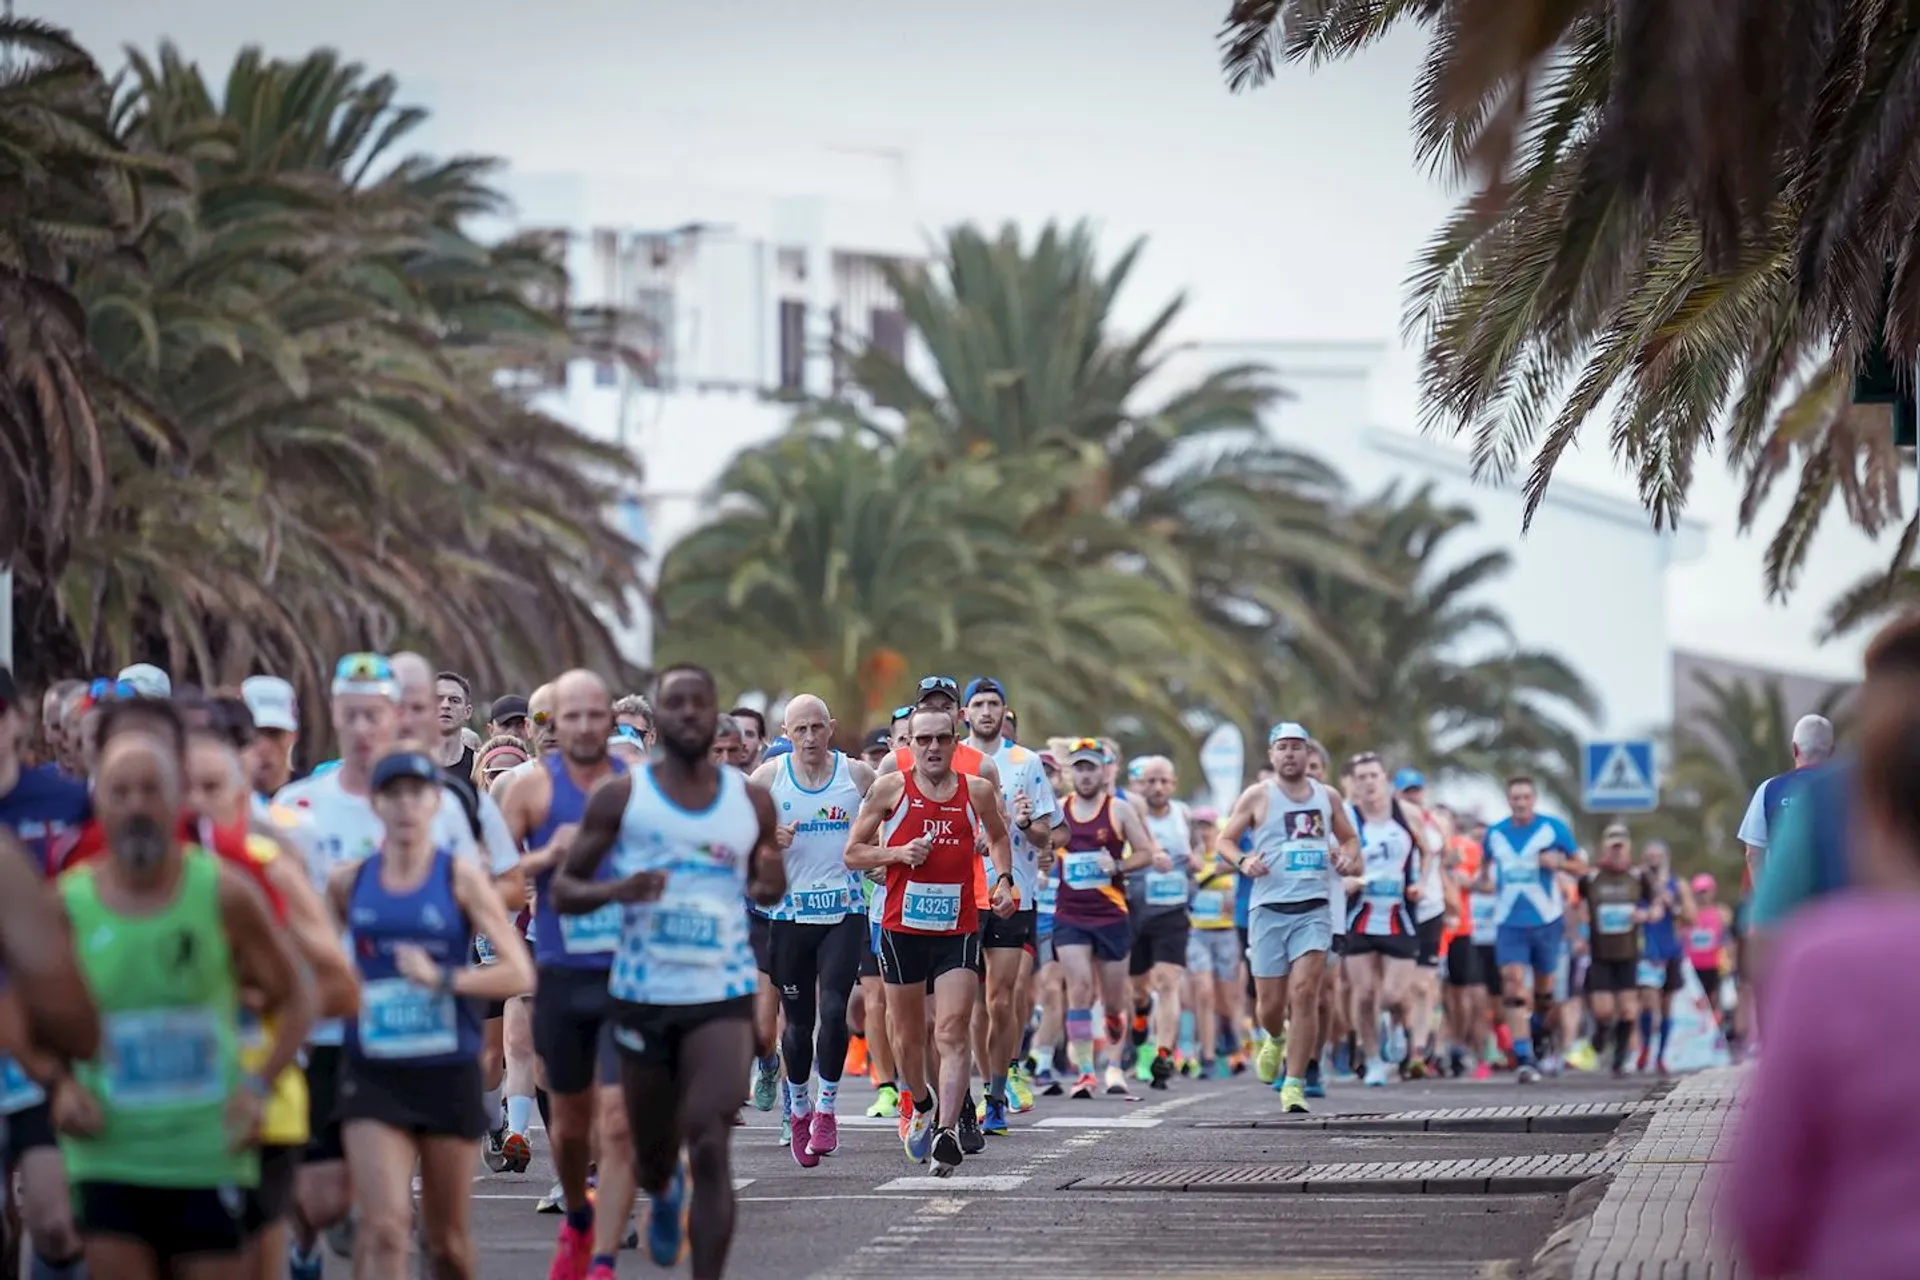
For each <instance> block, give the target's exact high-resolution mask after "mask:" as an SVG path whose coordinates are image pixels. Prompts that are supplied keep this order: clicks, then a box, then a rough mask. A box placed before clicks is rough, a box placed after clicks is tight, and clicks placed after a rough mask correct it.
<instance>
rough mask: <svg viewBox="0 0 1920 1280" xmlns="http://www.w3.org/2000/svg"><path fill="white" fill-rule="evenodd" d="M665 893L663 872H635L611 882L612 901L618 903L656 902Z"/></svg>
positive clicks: (665, 878) (665, 885) (664, 874)
mask: <svg viewBox="0 0 1920 1280" xmlns="http://www.w3.org/2000/svg"><path fill="white" fill-rule="evenodd" d="M666 891H667V873H666V872H664V871H636V872H634V873H633V874H632V875H630V876H626V877H623V878H622V879H619V880H616V881H614V882H613V900H614V901H615V902H620V903H634V902H658V901H659V900H660V895H661V894H663V893H665V892H666Z"/></svg>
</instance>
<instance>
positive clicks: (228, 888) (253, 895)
mask: <svg viewBox="0 0 1920 1280" xmlns="http://www.w3.org/2000/svg"><path fill="white" fill-rule="evenodd" d="M220 918H221V921H222V923H223V924H224V925H225V927H226V932H227V946H228V948H229V950H230V951H231V952H232V954H233V967H234V975H233V976H234V978H235V980H236V981H237V982H238V983H239V984H240V985H241V986H244V987H248V988H251V989H252V990H254V991H257V992H259V993H260V995H261V997H262V999H264V1001H265V1002H266V1005H265V1010H264V1012H269V1013H271V1014H272V1015H273V1046H272V1048H270V1049H268V1050H267V1056H266V1059H265V1060H264V1061H262V1062H261V1064H260V1067H259V1070H258V1071H256V1072H255V1073H254V1075H255V1076H256V1077H257V1078H258V1079H259V1080H261V1081H263V1082H264V1081H273V1080H278V1079H279V1078H280V1073H281V1072H283V1071H285V1070H286V1069H287V1068H288V1067H290V1066H292V1065H293V1064H294V1061H295V1060H296V1059H297V1058H298V1057H299V1055H300V1046H301V1045H303V1044H305V1043H306V1040H307V1032H308V1031H309V1030H311V1029H312V1027H313V1017H314V1008H315V1001H314V993H313V978H312V976H311V975H310V974H309V973H308V972H307V967H306V965H304V964H303V963H301V961H300V957H299V956H298V955H296V954H295V953H294V949H293V942H292V940H291V939H290V938H289V937H288V935H287V934H285V933H283V932H281V931H280V930H279V929H277V928H275V927H274V922H273V913H272V911H271V910H269V909H268V907H267V899H266V895H265V894H263V893H261V892H260V890H259V889H258V888H257V887H255V886H254V885H253V884H252V883H251V882H250V881H249V880H248V879H247V877H246V876H245V875H243V874H241V873H240V872H239V871H237V870H235V869H234V868H232V867H229V866H225V865H222V866H221V868H220Z"/></svg>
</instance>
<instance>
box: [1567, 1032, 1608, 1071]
mask: <svg viewBox="0 0 1920 1280" xmlns="http://www.w3.org/2000/svg"><path fill="white" fill-rule="evenodd" d="M1567 1065H1568V1066H1570V1067H1572V1068H1573V1069H1574V1070H1575V1071H1592V1070H1593V1069H1594V1068H1595V1067H1598V1066H1599V1065H1600V1055H1599V1054H1597V1053H1595V1052H1594V1051H1593V1046H1592V1045H1590V1044H1588V1043H1587V1042H1586V1041H1584V1040H1582V1041H1581V1042H1580V1043H1579V1044H1576V1045H1575V1046H1573V1048H1571V1049H1569V1050H1567Z"/></svg>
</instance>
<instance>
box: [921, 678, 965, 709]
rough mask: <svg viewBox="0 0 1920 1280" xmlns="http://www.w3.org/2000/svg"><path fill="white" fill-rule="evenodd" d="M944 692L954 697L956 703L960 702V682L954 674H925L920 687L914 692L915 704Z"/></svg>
mask: <svg viewBox="0 0 1920 1280" xmlns="http://www.w3.org/2000/svg"><path fill="white" fill-rule="evenodd" d="M942 694H944V695H945V696H947V697H949V698H952V699H953V700H954V702H955V703H956V704H957V703H959V701H960V682H959V681H958V680H955V679H954V678H953V677H952V676H923V677H921V680H920V687H919V689H917V690H916V691H915V692H914V695H913V705H914V706H916V707H917V706H919V705H920V704H921V703H923V702H925V701H926V700H927V699H928V698H934V697H939V696H941V695H942Z"/></svg>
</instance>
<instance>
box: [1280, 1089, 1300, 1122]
mask: <svg viewBox="0 0 1920 1280" xmlns="http://www.w3.org/2000/svg"><path fill="white" fill-rule="evenodd" d="M1280 1109H1281V1110H1282V1111H1286V1112H1290V1113H1292V1114H1294V1115H1302V1116H1303V1115H1305V1114H1307V1087H1306V1086H1305V1085H1303V1084H1284V1085H1281V1086H1280Z"/></svg>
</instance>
